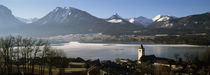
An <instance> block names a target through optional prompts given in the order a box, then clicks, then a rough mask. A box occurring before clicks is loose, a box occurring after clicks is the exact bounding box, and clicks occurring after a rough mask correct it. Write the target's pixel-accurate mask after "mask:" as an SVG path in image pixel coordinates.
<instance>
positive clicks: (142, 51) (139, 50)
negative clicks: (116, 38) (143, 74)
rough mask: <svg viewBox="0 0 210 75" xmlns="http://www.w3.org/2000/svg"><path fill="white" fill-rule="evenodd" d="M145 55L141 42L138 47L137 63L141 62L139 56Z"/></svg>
mask: <svg viewBox="0 0 210 75" xmlns="http://www.w3.org/2000/svg"><path fill="white" fill-rule="evenodd" d="M144 55H145V49H144V47H143V45H142V44H141V45H140V47H139V49H138V61H139V63H141V61H140V60H141V57H142V56H144Z"/></svg>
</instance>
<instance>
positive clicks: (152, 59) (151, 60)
mask: <svg viewBox="0 0 210 75" xmlns="http://www.w3.org/2000/svg"><path fill="white" fill-rule="evenodd" d="M172 62H174V60H172V59H168V58H161V57H156V56H155V55H145V48H144V46H143V44H140V46H139V48H138V63H139V64H142V63H147V64H155V65H156V64H161V65H168V64H171V63H172Z"/></svg>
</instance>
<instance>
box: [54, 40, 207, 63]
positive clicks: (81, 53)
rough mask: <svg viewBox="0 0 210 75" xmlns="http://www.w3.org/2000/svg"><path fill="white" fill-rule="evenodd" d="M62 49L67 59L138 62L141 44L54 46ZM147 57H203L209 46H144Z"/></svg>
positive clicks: (67, 44)
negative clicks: (117, 59) (187, 55)
mask: <svg viewBox="0 0 210 75" xmlns="http://www.w3.org/2000/svg"><path fill="white" fill-rule="evenodd" d="M53 47H55V48H57V49H62V50H63V51H64V52H65V53H66V56H67V57H81V58H83V59H92V60H94V59H100V60H115V59H116V58H128V59H132V60H137V55H138V53H137V52H138V51H137V50H138V47H139V44H116V43H79V42H69V43H64V44H63V45H55V46H53ZM144 48H145V52H146V55H152V54H154V55H155V56H157V57H165V58H171V59H174V54H175V53H178V54H180V57H182V58H183V57H184V54H185V53H189V54H194V55H202V53H203V52H204V51H205V50H206V49H207V46H197V45H185V44H144Z"/></svg>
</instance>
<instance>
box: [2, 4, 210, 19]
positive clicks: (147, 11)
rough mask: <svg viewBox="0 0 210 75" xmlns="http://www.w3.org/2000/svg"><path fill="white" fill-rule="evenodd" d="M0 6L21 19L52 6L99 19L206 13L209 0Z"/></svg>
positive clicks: (209, 5)
mask: <svg viewBox="0 0 210 75" xmlns="http://www.w3.org/2000/svg"><path fill="white" fill-rule="evenodd" d="M0 4H1V5H4V6H6V7H8V8H9V9H11V10H12V13H13V14H14V15H15V16H18V17H22V18H34V17H37V18H41V17H43V16H45V15H46V14H48V13H49V12H50V11H52V10H53V9H55V8H56V7H74V8H77V9H80V10H83V11H86V12H88V13H90V14H92V15H94V16H96V17H99V18H108V17H110V16H111V15H113V14H115V13H118V14H119V15H120V16H121V17H123V18H131V17H138V16H144V17H147V18H153V17H155V16H156V15H158V14H162V15H170V16H176V17H183V16H188V15H192V14H201V13H205V12H209V11H210V0H0Z"/></svg>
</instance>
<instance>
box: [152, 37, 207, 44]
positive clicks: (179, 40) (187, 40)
mask: <svg viewBox="0 0 210 75" xmlns="http://www.w3.org/2000/svg"><path fill="white" fill-rule="evenodd" d="M150 41H153V42H155V43H167V44H192V45H210V36H207V35H184V36H158V37H155V38H154V39H152V40H150Z"/></svg>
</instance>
